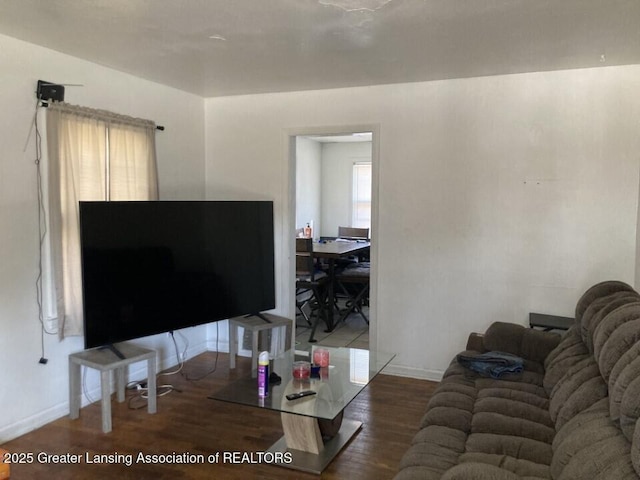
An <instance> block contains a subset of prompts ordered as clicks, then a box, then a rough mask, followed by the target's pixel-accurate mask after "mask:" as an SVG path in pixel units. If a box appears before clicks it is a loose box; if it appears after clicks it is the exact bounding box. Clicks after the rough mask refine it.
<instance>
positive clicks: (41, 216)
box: [29, 100, 57, 365]
mask: <svg viewBox="0 0 640 480" xmlns="http://www.w3.org/2000/svg"><path fill="white" fill-rule="evenodd" d="M39 106H40V101H39V100H36V105H35V109H34V113H33V123H32V127H33V128H35V134H36V158H35V161H34V163H35V165H36V188H37V197H38V275H37V277H36V303H37V304H38V321H39V322H40V348H41V356H40V360H38V363H40V364H42V365H46V364H47V362H48V361H49V360H48V359H47V358H46V356H45V347H44V336H45V334H46V335H55V334H56V333H57V332H50V331H48V330H47V327H46V325H45V323H44V306H43V293H42V276H43V271H44V268H43V255H42V251H43V249H44V245H45V238H46V236H47V214H46V210H45V206H44V190H43V187H42V170H41V163H42V134H41V133H40V127H39V125H38V108H39ZM29 136H30V135H29Z"/></svg>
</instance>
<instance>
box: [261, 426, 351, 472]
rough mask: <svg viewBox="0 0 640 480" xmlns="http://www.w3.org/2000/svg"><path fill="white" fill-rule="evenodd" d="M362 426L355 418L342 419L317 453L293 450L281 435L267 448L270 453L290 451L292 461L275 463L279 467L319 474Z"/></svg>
mask: <svg viewBox="0 0 640 480" xmlns="http://www.w3.org/2000/svg"><path fill="white" fill-rule="evenodd" d="M361 428H362V422H358V421H357V420H348V419H344V420H343V422H342V426H341V427H340V431H339V432H338V433H337V434H336V436H335V437H333V438H332V439H331V440H329V441H328V442H327V443H325V444H324V449H323V451H322V452H320V453H319V454H315V453H308V452H303V451H301V450H294V449H292V448H287V441H286V439H285V437H284V436H283V437H282V438H281V439H280V440H278V441H277V442H276V443H274V444H273V445H272V446H271V448H269V450H267V451H268V452H270V453H276V452H290V453H291V457H292V461H291V463H284V462H283V463H276V464H275V465H279V466H281V467H286V468H291V469H293V470H300V471H303V472H308V473H316V474H318V475H319V474H321V473H322V471H323V470H324V469H325V468H327V465H329V464H330V463H331V461H332V460H333V459H334V458H335V457H336V455H338V453H339V452H340V450H342V449H343V448H344V446H345V445H346V444H347V443H348V442H349V440H351V439H352V438H353V437H354V436H355V434H356V433H358V432H359V431H360V429H361Z"/></svg>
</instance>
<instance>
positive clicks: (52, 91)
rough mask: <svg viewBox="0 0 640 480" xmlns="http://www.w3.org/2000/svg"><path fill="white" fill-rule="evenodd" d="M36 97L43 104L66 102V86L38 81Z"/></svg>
mask: <svg viewBox="0 0 640 480" xmlns="http://www.w3.org/2000/svg"><path fill="white" fill-rule="evenodd" d="M36 96H37V97H38V99H40V100H42V101H43V102H64V86H63V85H58V84H57V83H51V82H45V81H44V80H38V89H37V90H36Z"/></svg>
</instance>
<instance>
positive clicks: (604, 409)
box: [395, 281, 640, 480]
mask: <svg viewBox="0 0 640 480" xmlns="http://www.w3.org/2000/svg"><path fill="white" fill-rule="evenodd" d="M483 351H501V352H507V353H511V354H514V355H517V356H519V357H522V358H523V359H524V371H523V372H522V373H521V374H517V375H511V376H509V377H505V378H502V377H501V378H500V379H497V380H496V379H492V378H486V377H482V376H480V375H478V374H476V373H474V372H471V371H470V370H468V369H466V368H463V367H462V366H461V365H459V364H458V362H457V361H456V359H454V360H453V362H452V363H451V365H450V366H449V368H448V369H447V371H446V372H445V374H444V378H443V380H442V382H441V384H440V385H439V386H438V389H437V390H436V392H435V393H434V395H433V396H432V398H431V400H430V401H429V403H428V406H427V412H426V414H425V415H424V417H423V418H422V421H421V425H420V430H419V432H418V433H417V434H416V435H415V437H414V439H413V442H412V445H411V447H410V448H409V450H408V451H407V452H406V453H405V455H404V457H403V459H402V461H401V463H400V471H399V473H398V474H397V475H396V477H395V480H417V479H420V480H435V479H438V480H440V479H441V480H462V479H464V480H518V479H527V480H538V479H554V480H626V479H634V480H637V479H639V478H640V427H637V428H636V425H637V424H638V423H640V422H638V421H637V420H638V417H639V416H640V295H639V294H638V293H637V292H635V291H634V290H633V288H632V287H630V286H629V285H627V284H625V283H622V282H615V281H609V282H603V283H599V284H597V285H595V286H593V287H591V288H590V289H589V290H587V291H586V292H585V293H584V295H583V296H582V297H581V298H580V300H579V301H578V303H577V305H576V323H575V325H574V326H573V327H571V329H570V330H569V331H568V332H567V333H566V334H565V335H563V336H562V337H561V336H560V335H557V334H554V333H546V332H541V331H537V330H532V329H527V328H524V327H522V326H520V325H514V324H507V323H495V324H493V325H492V326H491V327H489V329H488V330H487V332H486V333H485V334H484V335H483V336H475V335H472V336H471V337H470V339H469V344H468V346H467V351H465V352H464V353H465V354H473V353H474V352H483Z"/></svg>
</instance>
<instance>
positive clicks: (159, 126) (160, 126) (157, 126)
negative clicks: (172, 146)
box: [40, 100, 164, 132]
mask: <svg viewBox="0 0 640 480" xmlns="http://www.w3.org/2000/svg"><path fill="white" fill-rule="evenodd" d="M40 102H41V104H42V106H43V107H44V108H47V107H48V106H49V104H48V103H47V102H45V101H42V100H41V101H40ZM156 130H160V131H161V132H164V126H163V125H156Z"/></svg>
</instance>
